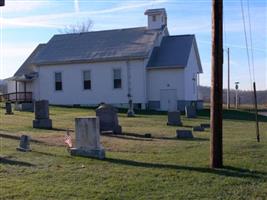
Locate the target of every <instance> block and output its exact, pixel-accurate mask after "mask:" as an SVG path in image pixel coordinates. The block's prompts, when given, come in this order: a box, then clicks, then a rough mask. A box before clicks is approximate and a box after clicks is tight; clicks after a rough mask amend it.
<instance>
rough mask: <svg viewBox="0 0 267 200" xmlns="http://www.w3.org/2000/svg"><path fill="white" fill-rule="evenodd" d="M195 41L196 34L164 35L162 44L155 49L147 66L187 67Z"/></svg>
mask: <svg viewBox="0 0 267 200" xmlns="http://www.w3.org/2000/svg"><path fill="white" fill-rule="evenodd" d="M194 41H195V36H194V35H177V36H165V37H163V38H162V41H161V44H160V46H159V47H155V48H154V49H153V52H152V54H151V57H150V59H149V62H148V64H147V67H148V68H158V67H168V68H169V67H181V68H184V67H186V65H187V62H188V58H189V55H190V51H191V48H192V45H193V44H194ZM197 54H198V52H197Z"/></svg>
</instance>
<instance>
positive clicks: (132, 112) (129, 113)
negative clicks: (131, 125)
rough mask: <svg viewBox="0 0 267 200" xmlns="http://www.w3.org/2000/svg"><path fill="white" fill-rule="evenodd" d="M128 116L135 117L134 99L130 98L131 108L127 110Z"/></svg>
mask: <svg viewBox="0 0 267 200" xmlns="http://www.w3.org/2000/svg"><path fill="white" fill-rule="evenodd" d="M127 117H134V109H133V101H132V100H131V99H130V100H129V109H128V111H127Z"/></svg>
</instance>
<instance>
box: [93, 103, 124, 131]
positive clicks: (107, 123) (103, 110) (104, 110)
mask: <svg viewBox="0 0 267 200" xmlns="http://www.w3.org/2000/svg"><path fill="white" fill-rule="evenodd" d="M96 116H97V117H99V123H100V131H101V132H102V131H103V132H105V131H112V132H113V133H117V134H121V133H122V129H121V126H120V125H119V121H118V114H117V109H116V108H114V107H113V106H111V105H108V104H102V105H100V106H99V107H98V108H97V109H96Z"/></svg>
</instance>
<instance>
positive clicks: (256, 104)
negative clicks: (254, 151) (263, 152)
mask: <svg viewBox="0 0 267 200" xmlns="http://www.w3.org/2000/svg"><path fill="white" fill-rule="evenodd" d="M253 90H254V104H255V121H256V136H257V141H258V142H260V128H259V120H258V102H257V90H256V83H255V81H254V82H253Z"/></svg>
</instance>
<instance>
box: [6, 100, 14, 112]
mask: <svg viewBox="0 0 267 200" xmlns="http://www.w3.org/2000/svg"><path fill="white" fill-rule="evenodd" d="M6 115H13V112H12V104H11V103H10V102H6Z"/></svg>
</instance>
